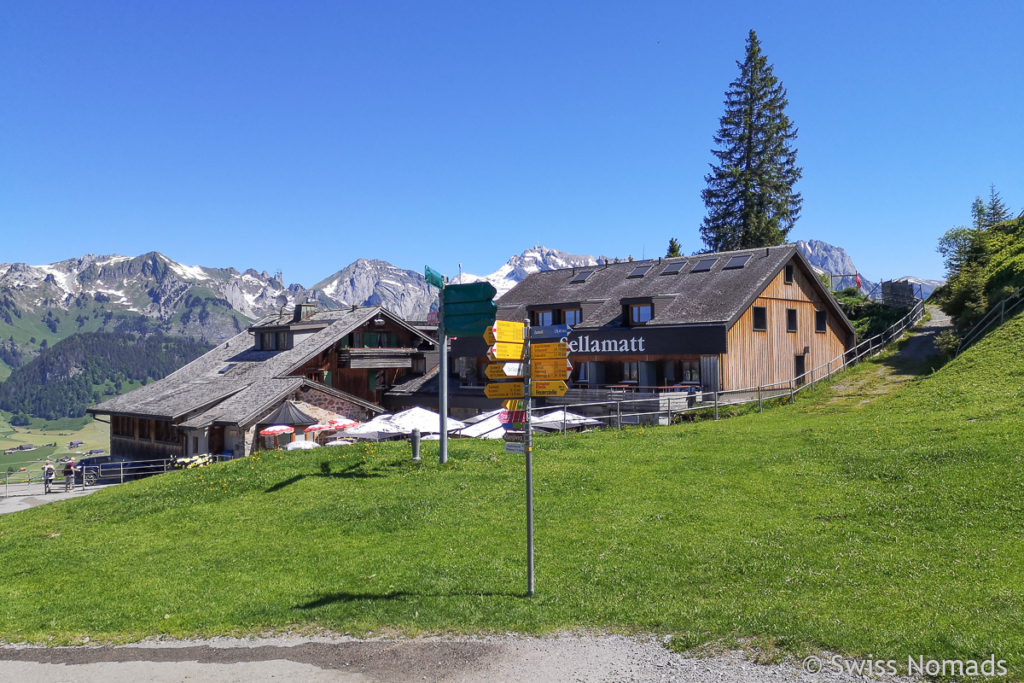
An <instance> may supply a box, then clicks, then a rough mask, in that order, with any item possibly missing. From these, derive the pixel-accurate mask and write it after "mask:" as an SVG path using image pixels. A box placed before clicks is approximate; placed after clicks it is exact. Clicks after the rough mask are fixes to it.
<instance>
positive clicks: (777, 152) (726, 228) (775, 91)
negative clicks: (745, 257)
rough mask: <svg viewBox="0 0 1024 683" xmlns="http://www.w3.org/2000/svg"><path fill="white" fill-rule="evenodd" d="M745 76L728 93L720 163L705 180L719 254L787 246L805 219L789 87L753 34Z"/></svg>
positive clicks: (711, 236) (710, 236) (707, 229)
mask: <svg viewBox="0 0 1024 683" xmlns="http://www.w3.org/2000/svg"><path fill="white" fill-rule="evenodd" d="M736 64H737V66H739V69H740V75H739V77H738V78H737V79H736V80H735V81H733V82H732V83H730V84H729V90H727V91H726V93H725V114H724V115H723V116H722V118H721V119H720V120H719V124H720V126H719V129H718V133H716V134H715V136H714V140H715V144H716V145H717V149H713V150H711V152H712V154H714V155H715V157H716V158H717V159H718V163H717V164H711V173H709V174H708V175H706V176H705V177H704V180H705V182H707V188H706V189H704V190H703V191H701V198H702V199H703V200H704V205H705V206H706V207H707V215H706V216H705V217H704V222H703V224H702V225H701V227H700V233H701V238H702V239H703V240H704V244H706V245H707V246H708V248H709V249H711V250H712V251H726V250H730V249H743V248H746V247H760V246H770V245H775V244H782V243H783V242H785V240H786V235H787V234H788V233H789V231H790V229H791V228H792V227H793V224H794V223H796V220H797V218H799V216H800V205H801V203H802V201H803V200H802V198H801V196H800V194H799V193H798V192H795V191H794V189H793V186H794V185H795V184H796V181H797V180H799V179H800V175H801V173H802V169H801V168H800V167H798V166H797V165H796V149H795V148H794V147H793V146H792V144H793V142H794V141H795V140H796V134H797V130H796V128H795V127H794V126H793V124H792V122H790V120H789V117H788V116H787V115H786V112H785V109H786V105H787V104H789V100H787V99H786V89H785V88H783V87H782V83H780V82H779V80H778V79H777V78H776V77H775V74H774V72H773V69H772V65H771V64H769V63H768V60H767V59H766V58H765V56H764V55H763V54H762V53H761V43H760V41H759V40H758V39H757V34H756V33H755V32H754V31H753V30H751V31H750V35H749V36H748V38H747V53H746V58H745V59H744V60H743V62H742V63H741V62H737V63H736Z"/></svg>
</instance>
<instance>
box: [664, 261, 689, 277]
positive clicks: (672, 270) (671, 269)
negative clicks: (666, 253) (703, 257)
mask: <svg viewBox="0 0 1024 683" xmlns="http://www.w3.org/2000/svg"><path fill="white" fill-rule="evenodd" d="M685 265H686V261H671V262H670V263H669V264H668V265H667V266H665V270H663V271H661V274H662V275H678V274H679V271H681V270H682V269H683V266H685Z"/></svg>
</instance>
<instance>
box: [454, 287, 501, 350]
mask: <svg viewBox="0 0 1024 683" xmlns="http://www.w3.org/2000/svg"><path fill="white" fill-rule="evenodd" d="M497 293H498V292H497V290H496V289H494V285H492V284H491V283H490V282H471V283H469V284H465V285H448V286H447V287H445V288H444V333H445V335H447V336H449V337H480V336H483V334H484V330H486V329H487V328H488V327H490V326H491V325H493V324H494V319H495V317H496V316H497V314H498V305H497V304H495V303H494V301H492V299H494V295H495V294H497Z"/></svg>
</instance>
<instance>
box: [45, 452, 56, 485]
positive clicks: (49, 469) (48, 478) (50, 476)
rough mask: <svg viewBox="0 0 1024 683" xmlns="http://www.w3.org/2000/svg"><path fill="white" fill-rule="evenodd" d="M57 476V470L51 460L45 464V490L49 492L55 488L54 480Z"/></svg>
mask: <svg viewBox="0 0 1024 683" xmlns="http://www.w3.org/2000/svg"><path fill="white" fill-rule="evenodd" d="M56 477H57V470H55V469H54V468H53V463H52V462H50V461H49V460H47V461H46V464H45V465H43V492H44V493H49V492H50V491H52V490H53V480H54V479H55V478H56Z"/></svg>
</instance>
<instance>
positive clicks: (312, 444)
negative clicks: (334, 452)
mask: <svg viewBox="0 0 1024 683" xmlns="http://www.w3.org/2000/svg"><path fill="white" fill-rule="evenodd" d="M313 448H320V444H318V443H317V442H316V441H292V442H291V443H290V444H288V445H286V446H285V450H288V451H308V450H310V449H313Z"/></svg>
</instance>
